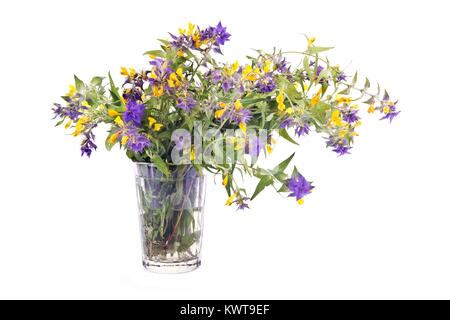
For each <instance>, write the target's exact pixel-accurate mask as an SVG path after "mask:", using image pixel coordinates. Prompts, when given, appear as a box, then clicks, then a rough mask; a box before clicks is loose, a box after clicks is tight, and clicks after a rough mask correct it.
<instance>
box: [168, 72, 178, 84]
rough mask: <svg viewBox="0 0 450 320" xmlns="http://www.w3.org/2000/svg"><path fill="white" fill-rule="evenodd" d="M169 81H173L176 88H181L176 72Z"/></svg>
mask: <svg viewBox="0 0 450 320" xmlns="http://www.w3.org/2000/svg"><path fill="white" fill-rule="evenodd" d="M169 79H170V80H171V81H172V83H175V86H179V85H180V84H181V82H180V80H178V78H177V75H176V74H175V72H172V73H171V74H170V76H169Z"/></svg>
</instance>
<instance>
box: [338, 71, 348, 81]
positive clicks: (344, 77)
mask: <svg viewBox="0 0 450 320" xmlns="http://www.w3.org/2000/svg"><path fill="white" fill-rule="evenodd" d="M346 78H347V76H346V75H345V74H344V73H341V74H340V75H338V76H337V77H336V80H337V81H338V82H340V81H346V80H347V79H346Z"/></svg>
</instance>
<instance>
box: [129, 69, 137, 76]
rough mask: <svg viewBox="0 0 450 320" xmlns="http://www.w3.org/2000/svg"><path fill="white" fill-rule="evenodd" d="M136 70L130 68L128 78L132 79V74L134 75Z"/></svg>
mask: <svg viewBox="0 0 450 320" xmlns="http://www.w3.org/2000/svg"><path fill="white" fill-rule="evenodd" d="M135 72H136V70H135V69H133V68H130V77H132V78H134V74H135Z"/></svg>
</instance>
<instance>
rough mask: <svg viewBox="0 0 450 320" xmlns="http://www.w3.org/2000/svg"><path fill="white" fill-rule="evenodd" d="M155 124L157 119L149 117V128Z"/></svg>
mask: <svg viewBox="0 0 450 320" xmlns="http://www.w3.org/2000/svg"><path fill="white" fill-rule="evenodd" d="M154 123H156V120H155V118H152V117H148V126H149V127H150V128H151V127H152V125H153V124H154Z"/></svg>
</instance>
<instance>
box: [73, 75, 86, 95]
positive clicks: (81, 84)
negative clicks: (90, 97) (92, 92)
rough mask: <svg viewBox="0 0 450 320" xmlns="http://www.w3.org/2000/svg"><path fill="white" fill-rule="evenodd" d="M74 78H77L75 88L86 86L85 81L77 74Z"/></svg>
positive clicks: (79, 88) (80, 88)
mask: <svg viewBox="0 0 450 320" xmlns="http://www.w3.org/2000/svg"><path fill="white" fill-rule="evenodd" d="M73 78H74V79H75V88H77V90H78V91H80V90H82V89H84V88H85V87H86V85H85V84H84V82H83V81H81V80H80V79H79V78H78V77H77V76H76V75H73Z"/></svg>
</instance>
